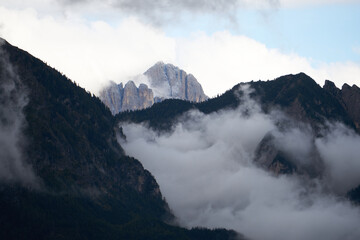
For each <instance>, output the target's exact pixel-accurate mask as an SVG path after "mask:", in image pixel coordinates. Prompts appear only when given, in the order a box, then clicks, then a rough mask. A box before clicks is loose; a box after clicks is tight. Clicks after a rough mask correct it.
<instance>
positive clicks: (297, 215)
mask: <svg viewBox="0 0 360 240" xmlns="http://www.w3.org/2000/svg"><path fill="white" fill-rule="evenodd" d="M242 91H244V92H245V94H244V95H243V97H242V102H243V103H244V104H242V105H241V106H240V107H239V108H238V109H237V110H234V111H222V112H218V113H212V114H209V115H204V114H202V113H200V112H198V111H191V112H188V113H187V114H186V115H184V116H183V118H182V119H181V121H179V122H178V123H177V124H176V126H175V127H174V130H173V131H172V132H171V133H162V134H159V133H156V132H154V131H152V130H150V129H148V128H147V127H146V126H144V125H135V124H127V125H123V129H124V133H125V135H126V136H127V142H122V146H123V147H124V149H125V150H126V152H127V154H129V155H132V156H134V157H136V158H137V159H139V160H140V161H141V162H142V163H143V165H144V166H145V168H147V169H149V170H150V171H151V172H152V174H154V175H155V178H156V179H157V181H158V183H159V185H160V188H161V191H162V193H163V195H164V196H165V198H166V200H167V201H168V203H169V205H170V208H171V209H172V210H173V211H174V214H175V215H176V216H177V217H178V222H179V223H180V224H181V225H183V226H186V227H195V226H204V227H211V228H212V227H226V228H231V229H235V230H236V231H238V232H241V233H242V234H244V235H245V236H246V237H249V238H250V239H254V240H256V239H269V240H272V239H310V240H311V239H314V240H315V239H359V237H360V229H359V227H358V223H359V221H360V209H359V207H355V206H353V205H351V203H350V202H348V201H347V200H345V199H344V198H343V197H341V195H339V193H344V192H346V191H348V190H349V189H350V188H352V187H353V186H355V185H358V184H360V179H359V178H358V175H356V172H359V171H360V164H359V161H358V158H356V156H359V152H358V151H359V150H358V149H357V148H356V146H360V137H359V136H358V135H356V134H355V133H353V132H351V131H350V130H349V129H346V128H345V127H344V126H342V125H340V124H334V125H333V126H332V128H330V129H331V131H328V132H324V134H323V136H324V137H322V138H316V137H314V136H313V134H312V132H311V129H310V128H307V127H306V125H302V124H297V125H296V126H295V125H294V126H293V127H291V128H289V129H285V130H284V129H280V128H279V127H278V126H279V124H278V123H279V122H281V121H284V119H286V117H285V116H284V115H283V114H281V112H279V111H277V112H273V113H270V114H265V113H263V112H262V111H261V110H260V107H259V106H258V105H257V104H256V103H255V102H254V101H253V100H251V99H250V98H249V97H248V93H249V89H247V88H246V87H245V88H243V89H242ZM289 121H290V120H289ZM304 129H308V130H304ZM269 133H270V134H272V135H273V136H274V138H275V140H274V141H275V143H276V144H277V146H278V147H279V148H281V150H282V151H285V152H286V153H287V154H288V155H289V158H290V159H291V161H294V162H295V163H296V164H298V165H301V164H303V165H305V166H311V164H312V162H311V161H312V160H311V158H309V156H312V155H313V153H314V152H316V154H318V155H319V156H321V159H323V160H322V164H323V166H322V172H321V174H319V175H318V176H317V177H314V178H313V177H306V176H304V175H298V174H294V175H280V176H275V175H274V174H272V173H270V172H269V171H267V170H265V169H263V168H261V167H259V166H258V165H257V164H256V163H255V162H254V156H255V151H256V148H257V146H258V144H259V143H260V141H261V140H262V139H263V137H264V136H265V135H266V134H269Z"/></svg>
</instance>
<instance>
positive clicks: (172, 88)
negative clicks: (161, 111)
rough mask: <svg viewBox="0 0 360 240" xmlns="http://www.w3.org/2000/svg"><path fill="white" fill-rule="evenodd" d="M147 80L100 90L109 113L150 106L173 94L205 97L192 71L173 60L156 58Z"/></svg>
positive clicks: (195, 98)
mask: <svg viewBox="0 0 360 240" xmlns="http://www.w3.org/2000/svg"><path fill="white" fill-rule="evenodd" d="M144 76H146V78H145V79H147V80H148V84H149V86H148V85H147V84H145V83H141V84H140V85H139V87H136V85H135V83H134V82H133V81H128V82H127V83H126V84H125V86H124V85H123V83H120V84H116V83H114V82H111V83H110V85H109V86H108V87H106V88H104V89H103V90H102V91H101V92H100V95H99V97H100V99H101V100H102V101H103V103H104V104H105V105H106V106H108V108H109V109H110V110H111V112H112V114H114V115H115V114H117V113H119V112H122V111H127V110H138V109H144V108H148V107H150V106H152V105H153V104H154V103H156V102H160V101H162V100H164V99H169V98H175V99H182V100H187V101H191V102H202V101H205V100H207V99H208V97H207V96H206V95H205V93H204V91H203V89H202V87H201V85H200V83H199V82H198V81H197V80H196V78H195V77H194V76H193V75H192V74H187V73H186V72H185V71H184V70H181V69H179V68H178V67H176V66H174V65H172V64H165V63H163V62H158V63H156V64H155V65H154V66H152V67H151V68H149V69H148V70H147V71H146V72H145V73H144Z"/></svg>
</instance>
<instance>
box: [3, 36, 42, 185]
mask: <svg viewBox="0 0 360 240" xmlns="http://www.w3.org/2000/svg"><path fill="white" fill-rule="evenodd" d="M0 40H1V41H3V40H2V39H0ZM1 44H2V43H1V42H0V103H1V104H0V181H1V182H11V183H13V182H20V183H21V184H24V185H34V186H35V185H36V184H35V183H36V177H35V175H34V172H33V171H32V169H31V167H30V166H29V165H28V164H27V163H26V161H25V158H24V155H23V152H24V150H25V149H24V147H25V146H26V139H25V137H24V135H23V130H24V127H25V126H26V120H25V117H24V114H23V110H24V107H25V106H26V105H27V103H28V98H27V94H26V89H25V88H24V86H23V85H22V83H21V80H20V78H19V76H18V75H17V74H16V71H15V69H14V68H13V67H12V65H11V64H10V63H9V62H8V59H7V55H6V54H5V53H4V51H3V50H2V49H1Z"/></svg>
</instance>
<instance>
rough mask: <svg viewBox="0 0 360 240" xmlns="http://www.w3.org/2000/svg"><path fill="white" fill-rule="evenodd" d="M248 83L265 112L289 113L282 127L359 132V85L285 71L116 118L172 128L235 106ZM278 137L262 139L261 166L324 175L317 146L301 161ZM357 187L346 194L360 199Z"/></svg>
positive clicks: (315, 134)
mask: <svg viewBox="0 0 360 240" xmlns="http://www.w3.org/2000/svg"><path fill="white" fill-rule="evenodd" d="M244 85H247V86H249V89H250V93H249V96H250V97H251V98H252V99H255V100H256V101H257V102H258V103H259V104H260V107H261V108H262V111H263V112H264V113H270V112H271V111H274V110H280V111H281V112H282V113H285V116H286V117H285V118H284V119H280V120H278V122H277V123H276V124H277V125H278V127H279V129H283V131H287V130H288V129H289V128H295V129H299V131H303V132H308V134H310V135H312V136H313V138H316V137H321V135H322V134H323V133H324V130H327V131H329V130H331V124H332V123H341V124H343V125H345V126H347V127H348V128H350V129H352V130H354V131H356V132H357V133H359V132H360V129H359V127H358V126H359V124H358V123H359V117H358V116H359V114H358V112H359V109H360V108H359V106H360V103H359V96H360V95H359V88H358V87H357V86H353V87H350V86H348V85H347V84H345V85H344V86H343V87H342V89H341V90H340V89H338V88H336V87H335V85H334V84H333V83H332V82H330V81H326V84H325V86H324V87H323V88H322V87H320V86H319V85H318V84H317V83H316V82H315V81H314V80H313V79H311V78H310V77H309V76H307V75H306V74H304V73H299V74H295V75H292V74H291V75H286V76H282V77H279V78H277V79H275V80H272V81H257V82H253V81H252V82H249V83H240V84H238V85H236V86H234V87H233V88H232V89H230V90H228V91H227V92H225V93H224V94H222V95H221V96H218V97H216V98H213V99H209V100H207V101H205V102H202V103H197V104H196V103H189V102H184V101H179V100H167V101H164V102H162V103H158V104H155V105H154V106H153V107H152V108H150V109H146V110H142V111H135V112H124V113H121V114H119V115H117V116H116V118H117V121H119V122H120V123H121V122H135V123H145V124H147V126H149V127H151V128H152V129H154V130H157V131H164V130H165V131H171V130H172V127H173V126H175V124H176V122H177V121H179V120H181V119H183V118H184V117H185V118H186V115H184V113H186V112H187V111H189V110H198V111H200V112H202V113H204V114H210V113H214V112H219V111H227V110H234V109H236V108H237V107H238V106H239V105H241V104H242V103H243V101H244V99H243V98H242V97H243V96H244V92H243V91H242V90H241V87H242V86H244ZM175 109H176V110H175ZM120 125H121V124H120ZM274 141H275V140H274V136H273V135H272V134H271V133H268V134H267V135H265V136H264V138H263V139H262V140H261V141H260V142H259V144H258V147H257V149H256V152H255V159H254V160H255V161H256V162H257V163H258V164H259V165H260V166H262V167H264V168H265V169H268V170H270V171H271V172H273V173H275V174H276V175H278V174H302V175H306V176H307V177H310V178H313V177H319V178H322V177H323V176H322V175H323V174H324V168H323V166H322V159H321V157H320V156H319V153H318V152H317V151H316V149H315V148H314V149H313V150H311V151H312V152H311V153H310V155H309V156H307V157H308V158H310V160H309V162H311V164H310V165H299V163H297V162H294V161H293V160H291V157H289V155H288V154H286V153H284V152H283V151H282V150H281V149H279V147H278V146H277V145H276V144H275V142H274ZM313 141H314V140H313ZM312 144H314V143H312ZM359 189H360V186H359V187H357V188H355V189H354V190H353V191H350V193H349V195H348V196H350V198H351V199H353V200H354V201H358V200H357V199H359V196H360V194H359V192H360V191H359Z"/></svg>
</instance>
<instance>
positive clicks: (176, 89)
mask: <svg viewBox="0 0 360 240" xmlns="http://www.w3.org/2000/svg"><path fill="white" fill-rule="evenodd" d="M144 75H145V76H147V77H148V78H149V81H150V85H151V87H152V88H154V89H158V91H159V93H158V94H159V95H160V97H163V98H177V99H183V100H188V101H191V102H202V101H205V100H206V99H208V97H207V96H206V95H205V94H204V91H203V89H202V87H201V85H200V83H199V82H198V81H197V80H196V78H195V77H194V76H193V75H192V74H187V73H186V72H185V71H184V70H181V69H179V68H178V67H176V66H174V65H172V64H165V63H163V62H158V63H156V64H155V65H154V66H153V67H151V68H150V69H149V70H147V71H146V72H145V73H144Z"/></svg>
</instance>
